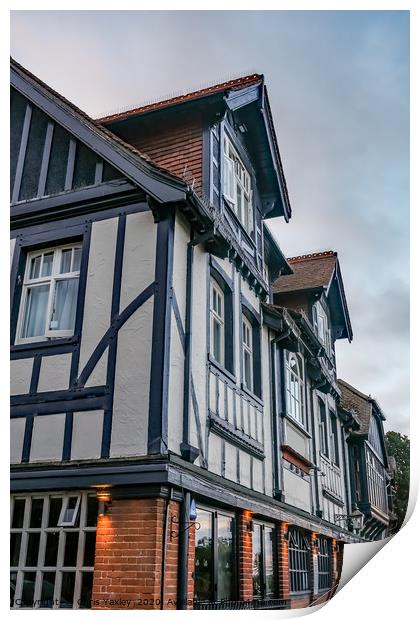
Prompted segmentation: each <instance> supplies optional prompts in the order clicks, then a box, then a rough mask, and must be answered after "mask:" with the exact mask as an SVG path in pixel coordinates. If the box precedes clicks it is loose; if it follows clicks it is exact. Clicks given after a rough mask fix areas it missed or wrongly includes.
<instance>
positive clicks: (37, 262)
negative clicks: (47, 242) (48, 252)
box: [29, 254, 41, 280]
mask: <svg viewBox="0 0 420 620" xmlns="http://www.w3.org/2000/svg"><path fill="white" fill-rule="evenodd" d="M40 268H41V254H40V255H39V256H34V257H33V258H31V267H30V269H29V279H30V280H34V279H35V278H39V270H40Z"/></svg>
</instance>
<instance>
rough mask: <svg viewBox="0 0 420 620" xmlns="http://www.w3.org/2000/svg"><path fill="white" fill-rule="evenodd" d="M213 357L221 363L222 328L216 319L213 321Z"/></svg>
mask: <svg viewBox="0 0 420 620" xmlns="http://www.w3.org/2000/svg"><path fill="white" fill-rule="evenodd" d="M213 355H214V357H215V358H216V360H217V361H218V362H219V363H220V364H221V363H222V328H221V325H220V323H219V322H218V321H216V319H213Z"/></svg>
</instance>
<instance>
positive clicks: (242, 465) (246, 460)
mask: <svg viewBox="0 0 420 620" xmlns="http://www.w3.org/2000/svg"><path fill="white" fill-rule="evenodd" d="M239 482H240V484H242V485H243V486H245V487H248V489H249V488H250V486H251V456H250V455H249V454H248V453H247V452H243V451H242V450H240V451H239Z"/></svg>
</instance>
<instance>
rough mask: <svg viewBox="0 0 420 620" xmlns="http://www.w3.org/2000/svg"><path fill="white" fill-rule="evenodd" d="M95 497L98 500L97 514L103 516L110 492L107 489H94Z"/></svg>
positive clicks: (108, 503) (107, 505)
mask: <svg viewBox="0 0 420 620" xmlns="http://www.w3.org/2000/svg"><path fill="white" fill-rule="evenodd" d="M96 498H97V500H98V516H99V517H103V516H104V515H105V514H106V512H107V510H108V508H109V505H110V504H111V500H112V497H111V492H110V491H109V490H108V489H105V488H104V489H98V490H97V491H96Z"/></svg>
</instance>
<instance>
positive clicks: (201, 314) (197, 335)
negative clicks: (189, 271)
mask: <svg viewBox="0 0 420 620" xmlns="http://www.w3.org/2000/svg"><path fill="white" fill-rule="evenodd" d="M207 267H208V255H207V253H206V252H204V251H203V249H202V248H201V247H200V246H197V247H196V248H195V250H194V266H193V282H192V286H193V290H194V293H193V295H194V303H193V312H192V354H191V368H192V378H193V381H194V387H195V392H196V396H197V402H198V409H199V417H200V423H201V434H202V437H203V439H204V438H205V436H206V422H207V410H206V408H207V396H206V390H207V376H206V375H207V371H206V363H207V320H208V317H207V312H206V310H205V309H206V308H207V284H206V283H207ZM190 429H191V435H190V441H191V443H192V444H193V445H194V446H198V436H197V431H196V423H195V417H194V411H193V408H192V406H191V407H190Z"/></svg>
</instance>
